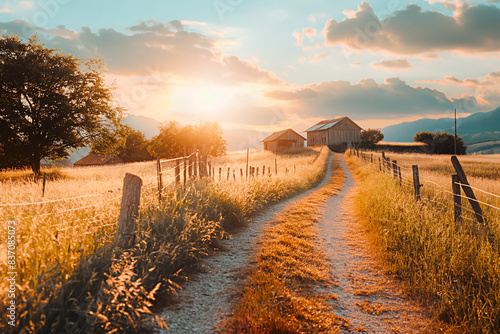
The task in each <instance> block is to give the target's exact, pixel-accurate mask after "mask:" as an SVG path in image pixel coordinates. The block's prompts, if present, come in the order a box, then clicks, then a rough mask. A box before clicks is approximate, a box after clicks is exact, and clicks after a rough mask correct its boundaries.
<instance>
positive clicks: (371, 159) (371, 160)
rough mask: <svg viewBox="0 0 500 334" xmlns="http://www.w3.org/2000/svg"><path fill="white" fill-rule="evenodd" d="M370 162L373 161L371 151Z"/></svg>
mask: <svg viewBox="0 0 500 334" xmlns="http://www.w3.org/2000/svg"><path fill="white" fill-rule="evenodd" d="M370 162H371V163H373V153H372V154H371V158H370Z"/></svg>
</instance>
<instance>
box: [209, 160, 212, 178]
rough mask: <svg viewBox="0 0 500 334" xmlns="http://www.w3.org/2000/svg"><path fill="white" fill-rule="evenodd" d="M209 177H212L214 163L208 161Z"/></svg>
mask: <svg viewBox="0 0 500 334" xmlns="http://www.w3.org/2000/svg"><path fill="white" fill-rule="evenodd" d="M208 177H209V178H211V177H212V163H211V162H209V163H208Z"/></svg>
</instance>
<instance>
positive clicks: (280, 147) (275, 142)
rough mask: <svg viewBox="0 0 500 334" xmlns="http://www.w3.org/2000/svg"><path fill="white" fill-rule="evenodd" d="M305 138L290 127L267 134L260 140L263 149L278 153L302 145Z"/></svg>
mask: <svg viewBox="0 0 500 334" xmlns="http://www.w3.org/2000/svg"><path fill="white" fill-rule="evenodd" d="M305 140H306V139H305V138H304V137H302V136H301V135H299V134H298V133H297V132H295V131H293V130H292V129H286V130H282V131H278V132H275V133H273V134H271V135H269V136H268V137H267V138H265V139H264V140H263V141H262V142H263V143H264V150H268V151H271V152H274V153H278V152H286V151H289V150H291V149H294V148H301V147H304V142H305Z"/></svg>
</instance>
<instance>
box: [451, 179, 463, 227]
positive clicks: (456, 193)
mask: <svg viewBox="0 0 500 334" xmlns="http://www.w3.org/2000/svg"><path fill="white" fill-rule="evenodd" d="M451 188H452V189H453V209H454V210H453V212H454V216H455V222H456V223H458V222H461V221H462V197H461V196H460V195H461V194H460V180H459V178H458V175H457V174H453V175H452V176H451Z"/></svg>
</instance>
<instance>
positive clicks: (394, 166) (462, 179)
mask: <svg viewBox="0 0 500 334" xmlns="http://www.w3.org/2000/svg"><path fill="white" fill-rule="evenodd" d="M349 153H350V154H351V155H353V156H356V157H358V158H360V159H362V160H363V161H365V162H367V163H370V164H373V165H374V166H376V168H377V169H378V170H379V171H380V172H382V173H386V174H390V175H391V176H392V177H393V178H394V179H396V180H397V182H398V183H399V185H403V184H407V185H408V186H411V187H412V188H413V192H414V193H415V200H417V201H420V200H421V199H422V196H421V187H422V186H423V184H422V183H421V178H420V175H419V168H418V165H412V166H411V175H412V177H411V178H406V177H404V176H402V173H401V168H408V169H409V167H407V166H401V165H399V164H398V162H397V160H391V158H389V157H387V156H386V155H385V152H382V154H381V156H380V157H378V160H377V158H376V157H374V153H373V152H363V151H360V150H359V149H356V148H350V149H349ZM451 163H452V165H453V168H454V169H455V174H452V175H451V191H447V190H442V191H443V192H445V193H449V194H451V195H452V196H453V212H454V219H455V222H461V221H462V220H463V215H462V211H463V209H466V208H465V207H464V206H463V204H462V199H465V200H467V201H468V202H469V203H470V206H471V207H472V211H471V212H472V213H473V214H474V217H475V219H476V221H477V222H478V223H479V224H480V225H481V226H482V227H483V228H484V229H485V231H486V232H487V235H488V237H489V238H490V240H491V238H492V237H493V236H492V234H491V230H490V226H489V223H488V219H487V217H485V215H484V212H483V210H482V208H481V204H483V205H486V206H488V207H490V208H493V209H494V210H497V211H500V208H498V207H496V206H494V205H492V204H490V203H486V202H482V201H479V200H478V199H477V197H476V194H475V193H474V189H475V190H477V191H480V192H483V193H486V194H488V195H490V196H493V197H496V198H500V196H499V195H496V194H492V193H489V192H487V191H484V190H482V189H479V188H477V187H472V186H471V185H470V183H469V181H468V179H467V175H466V174H465V171H464V169H463V168H462V165H461V164H460V162H459V160H458V158H457V157H456V156H452V157H451ZM427 182H429V183H431V184H434V185H437V186H440V185H438V184H436V183H434V182H431V181H427ZM440 187H441V186H440ZM462 191H463V193H464V194H462Z"/></svg>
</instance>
